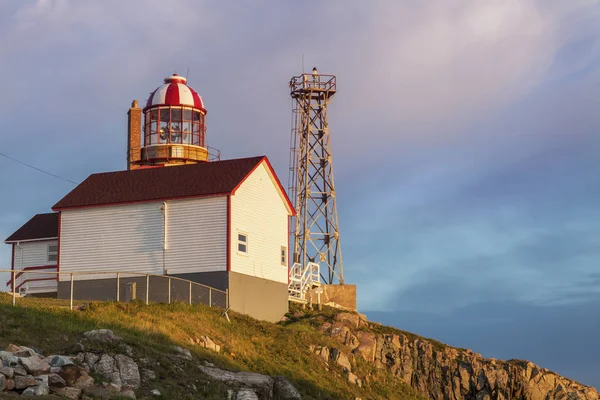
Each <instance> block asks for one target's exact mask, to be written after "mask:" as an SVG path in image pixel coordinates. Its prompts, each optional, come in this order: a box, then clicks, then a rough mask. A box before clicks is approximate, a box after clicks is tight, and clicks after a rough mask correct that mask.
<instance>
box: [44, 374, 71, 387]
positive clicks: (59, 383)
mask: <svg viewBox="0 0 600 400" xmlns="http://www.w3.org/2000/svg"><path fill="white" fill-rule="evenodd" d="M48 386H50V387H59V388H61V387H65V386H67V382H65V380H64V379H63V378H62V377H61V376H60V375H58V374H50V375H48Z"/></svg>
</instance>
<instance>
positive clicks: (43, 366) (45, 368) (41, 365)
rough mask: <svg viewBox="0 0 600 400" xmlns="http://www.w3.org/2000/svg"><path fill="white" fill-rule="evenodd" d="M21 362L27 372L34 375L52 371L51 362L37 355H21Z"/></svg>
mask: <svg viewBox="0 0 600 400" xmlns="http://www.w3.org/2000/svg"><path fill="white" fill-rule="evenodd" d="M19 363H21V365H22V366H23V367H25V369H26V370H27V372H29V373H30V374H32V375H40V374H44V373H48V372H50V364H48V363H47V362H46V361H44V360H43V359H41V358H40V357H39V356H37V355H34V356H31V357H19Z"/></svg>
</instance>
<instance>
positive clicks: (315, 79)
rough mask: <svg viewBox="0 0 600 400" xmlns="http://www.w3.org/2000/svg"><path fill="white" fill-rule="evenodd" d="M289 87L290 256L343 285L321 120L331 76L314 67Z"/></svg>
mask: <svg viewBox="0 0 600 400" xmlns="http://www.w3.org/2000/svg"><path fill="white" fill-rule="evenodd" d="M290 89H291V96H292V99H293V100H294V103H295V104H294V107H293V114H292V134H291V140H290V142H291V146H290V147H291V151H290V177H289V194H290V197H291V199H292V202H293V203H294V207H295V209H296V213H297V215H296V217H294V218H293V220H292V222H291V224H290V228H291V232H290V235H291V236H292V237H293V240H294V247H293V249H294V253H293V257H294V258H293V260H294V262H295V263H300V264H301V265H303V266H306V265H308V263H309V262H315V263H318V264H319V265H321V268H320V270H321V279H322V280H323V281H324V282H325V283H328V284H333V283H336V281H337V282H338V283H340V284H343V283H344V270H343V268H342V250H341V247H340V232H339V225H338V215H337V207H336V193H335V185H334V180H333V165H332V163H331V147H330V136H329V124H328V118H327V106H328V104H329V102H330V101H331V99H332V98H333V96H334V95H335V92H336V79H335V76H334V75H320V74H319V73H318V72H317V70H316V68H315V69H313V73H312V74H302V75H300V76H295V77H293V78H292V79H291V81H290ZM325 267H327V268H325ZM325 273H326V274H327V276H325V275H324V274H325Z"/></svg>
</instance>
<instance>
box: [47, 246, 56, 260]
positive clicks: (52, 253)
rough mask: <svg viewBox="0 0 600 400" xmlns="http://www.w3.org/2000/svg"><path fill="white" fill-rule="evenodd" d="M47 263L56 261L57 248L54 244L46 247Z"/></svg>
mask: <svg viewBox="0 0 600 400" xmlns="http://www.w3.org/2000/svg"><path fill="white" fill-rule="evenodd" d="M47 259H48V262H56V260H58V246H57V245H55V244H49V245H48V258H47Z"/></svg>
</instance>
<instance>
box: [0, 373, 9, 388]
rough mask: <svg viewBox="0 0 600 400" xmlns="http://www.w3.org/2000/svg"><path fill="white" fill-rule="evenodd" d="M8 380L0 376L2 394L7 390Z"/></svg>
mask: <svg viewBox="0 0 600 400" xmlns="http://www.w3.org/2000/svg"><path fill="white" fill-rule="evenodd" d="M7 381H8V379H7V378H6V377H5V376H4V375H0V392H1V391H3V390H4V389H6V387H7V386H8V384H7Z"/></svg>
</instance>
